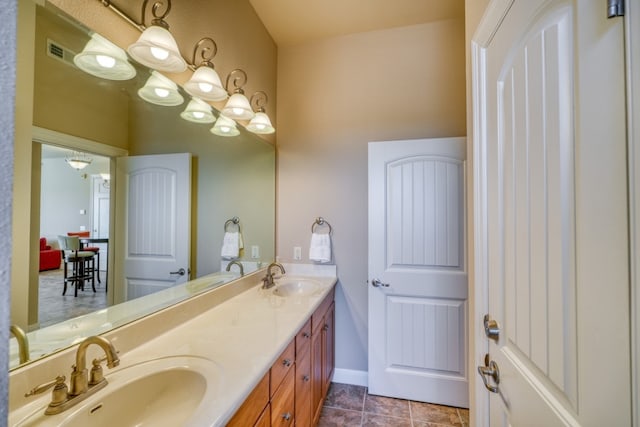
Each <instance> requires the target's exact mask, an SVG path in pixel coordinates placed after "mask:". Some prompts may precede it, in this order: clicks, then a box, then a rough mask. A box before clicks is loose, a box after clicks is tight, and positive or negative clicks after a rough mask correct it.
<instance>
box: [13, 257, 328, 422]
mask: <svg viewBox="0 0 640 427" xmlns="http://www.w3.org/2000/svg"><path fill="white" fill-rule="evenodd" d="M333 269H334V270H333V271H334V272H333V273H332V275H328V276H315V277H314V276H309V275H306V274H305V275H304V276H302V275H300V276H298V275H295V276H294V275H283V276H281V277H276V280H275V283H276V285H275V287H273V288H271V289H263V288H262V282H261V278H262V276H264V271H263V270H261V271H258V272H256V273H253V274H250V275H247V276H245V277H243V278H241V279H239V280H236V281H234V282H231V283H228V284H226V285H223V286H221V287H219V288H216V289H212V290H210V291H208V292H204V293H203V294H201V295H197V296H196V297H194V298H191V299H189V300H187V301H184V302H183V303H179V304H177V305H175V306H172V307H169V308H167V309H165V310H162V311H159V312H157V313H154V314H151V315H149V316H147V317H145V318H143V319H140V320H138V321H135V322H133V323H130V324H128V325H125V326H122V327H120V328H117V329H115V330H113V331H111V332H109V333H106V334H104V335H103V337H105V338H106V339H108V340H109V341H110V342H111V343H112V344H113V346H114V347H115V348H116V349H117V350H118V352H119V353H118V356H119V359H120V366H118V367H116V368H113V369H107V368H105V369H104V377H105V378H106V379H107V381H108V384H107V385H106V386H105V387H104V388H103V389H101V390H99V391H97V392H96V393H95V394H93V395H92V396H90V397H88V398H87V399H86V400H84V401H83V402H82V403H79V404H78V405H77V406H76V407H72V408H69V409H68V410H66V411H64V412H62V413H60V414H56V415H44V410H45V408H46V407H47V405H48V403H49V402H50V401H51V393H50V392H49V391H46V392H43V393H41V394H39V395H37V396H33V397H26V398H25V397H24V394H25V393H26V392H27V391H29V390H32V389H33V388H34V387H36V386H38V385H40V384H43V383H46V382H48V381H51V380H53V379H55V377H56V376H58V375H66V376H68V375H69V373H70V369H69V367H70V366H71V365H72V364H73V361H74V360H76V351H77V346H74V347H71V348H68V349H66V350H64V351H61V352H59V353H57V354H54V355H52V356H49V357H47V358H45V359H42V360H39V361H36V362H34V363H32V364H29V365H26V366H24V367H21V368H18V369H16V370H14V371H12V372H11V375H10V402H9V404H10V407H9V409H10V413H9V425H12V426H13V425H15V426H20V425H37V426H54V425H60V424H61V423H63V422H64V423H69V425H76V424H75V423H76V422H79V423H80V424H77V425H82V424H83V423H84V425H87V424H86V423H90V424H91V425H93V426H101V425H103V423H104V425H108V423H111V424H110V425H128V424H130V423H140V422H147V423H148V422H149V421H150V420H151V422H152V424H153V425H160V426H161V425H167V426H169V425H172V426H175V425H189V426H198V427H200V426H222V425H227V424H230V425H242V426H246V425H261V426H268V425H274V426H276V425H294V423H295V425H298V426H308V425H313V424H314V423H315V422H317V420H318V418H319V415H320V410H321V407H322V403H323V400H324V397H325V396H326V393H327V390H328V387H329V383H330V381H331V377H332V375H333V370H334V302H333V301H334V292H335V291H334V289H335V284H336V280H337V279H336V277H335V267H333ZM294 271H295V269H294ZM85 350H86V351H87V361H90V360H91V359H92V358H97V359H99V358H102V357H103V356H104V354H101V353H100V352H99V351H101V349H100V347H99V346H88V347H86V348H85ZM97 363H99V362H97ZM89 364H90V362H89ZM94 365H95V363H94ZM67 371H69V372H67ZM168 402H171V403H168ZM143 408H145V409H143ZM148 408H152V410H148ZM76 420H77V421H76ZM113 423H115V424H113ZM65 425H67V424H65Z"/></svg>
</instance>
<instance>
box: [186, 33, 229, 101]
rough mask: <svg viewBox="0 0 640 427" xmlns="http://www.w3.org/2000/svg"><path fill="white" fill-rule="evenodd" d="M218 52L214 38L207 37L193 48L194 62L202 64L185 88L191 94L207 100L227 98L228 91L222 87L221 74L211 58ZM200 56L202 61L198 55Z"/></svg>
mask: <svg viewBox="0 0 640 427" xmlns="http://www.w3.org/2000/svg"><path fill="white" fill-rule="evenodd" d="M217 52H218V46H217V45H216V42H214V41H213V39H211V38H209V37H205V38H202V39H200V41H198V43H196V46H195V48H194V49H193V64H194V65H195V64H196V63H197V62H200V65H199V66H198V68H197V69H196V71H195V72H194V73H193V75H192V76H191V78H190V79H189V81H188V82H186V83H185V84H184V89H185V90H186V91H187V92H188V93H189V94H190V95H193V96H195V97H198V98H200V99H203V100H205V101H223V100H225V99H227V97H228V95H227V91H226V89H225V88H224V87H222V82H221V81H220V76H218V73H217V72H216V70H215V69H214V68H213V63H212V62H211V60H212V59H213V57H214V56H216V53H217ZM198 56H199V57H200V61H198V60H197V57H198Z"/></svg>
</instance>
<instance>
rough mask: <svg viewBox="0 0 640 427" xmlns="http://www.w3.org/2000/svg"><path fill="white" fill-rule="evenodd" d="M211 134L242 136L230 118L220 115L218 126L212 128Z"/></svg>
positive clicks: (217, 121)
mask: <svg viewBox="0 0 640 427" xmlns="http://www.w3.org/2000/svg"><path fill="white" fill-rule="evenodd" d="M211 133H213V134H215V135H218V136H237V135H240V131H239V130H238V127H237V126H236V122H235V121H233V119H230V118H229V117H226V116H224V115H222V114H220V117H218V120H216V124H215V125H213V127H212V128H211Z"/></svg>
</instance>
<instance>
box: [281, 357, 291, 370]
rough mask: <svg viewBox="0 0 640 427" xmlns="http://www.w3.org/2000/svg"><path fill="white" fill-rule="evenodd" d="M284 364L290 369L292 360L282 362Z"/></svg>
mask: <svg viewBox="0 0 640 427" xmlns="http://www.w3.org/2000/svg"><path fill="white" fill-rule="evenodd" d="M282 364H283V365H284V366H286V367H287V368H288V367H289V366H291V359H284V360H283V361H282Z"/></svg>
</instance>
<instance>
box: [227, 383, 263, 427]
mask: <svg viewBox="0 0 640 427" xmlns="http://www.w3.org/2000/svg"><path fill="white" fill-rule="evenodd" d="M268 403H269V372H267V374H266V375H265V376H264V377H262V380H260V382H259V383H258V385H257V386H256V387H255V388H254V389H253V391H252V392H251V394H250V395H249V397H247V399H246V400H245V401H244V403H243V404H242V406H241V407H240V409H238V411H237V412H236V413H235V415H234V416H233V418H231V421H229V423H228V424H227V426H232V427H247V426H252V425H256V426H257V425H260V426H262V425H264V424H258V422H260V420H261V419H262V418H264V414H265V412H267V413H268V412H269V407H268ZM256 420H257V422H256ZM267 420H268V422H269V421H270V416H268V417H267ZM263 422H264V421H263ZM266 425H267V426H268V425H269V424H266Z"/></svg>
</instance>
